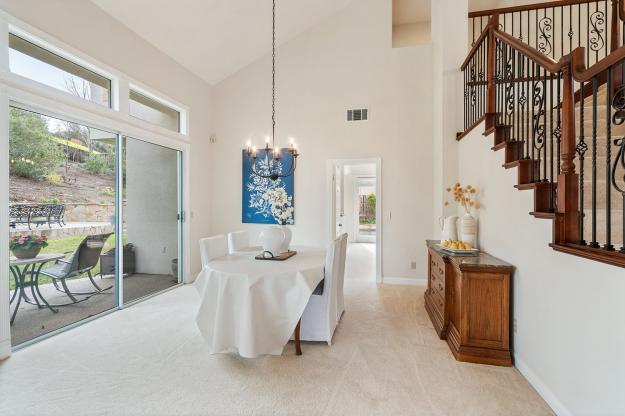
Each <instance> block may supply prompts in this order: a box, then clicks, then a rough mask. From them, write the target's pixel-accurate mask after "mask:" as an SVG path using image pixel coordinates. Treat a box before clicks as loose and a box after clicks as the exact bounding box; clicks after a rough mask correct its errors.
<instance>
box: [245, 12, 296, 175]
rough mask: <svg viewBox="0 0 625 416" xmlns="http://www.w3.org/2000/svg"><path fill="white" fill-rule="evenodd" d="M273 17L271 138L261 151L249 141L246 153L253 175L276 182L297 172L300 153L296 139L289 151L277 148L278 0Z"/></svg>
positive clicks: (290, 145) (291, 143)
mask: <svg viewBox="0 0 625 416" xmlns="http://www.w3.org/2000/svg"><path fill="white" fill-rule="evenodd" d="M272 15H273V21H272V53H271V137H266V138H265V147H264V148H263V149H261V150H260V151H259V150H258V149H257V148H256V146H252V143H251V142H250V141H248V142H247V149H246V153H247V156H248V158H249V160H250V171H251V172H252V174H254V175H256V176H258V177H261V178H267V179H271V180H274V181H275V180H278V179H279V178H284V177H286V176H291V175H292V174H293V172H295V168H296V167H297V156H299V153H298V152H297V144H295V140H294V139H291V140H290V144H289V148H288V149H283V150H281V149H280V148H279V147H276V0H273V9H272ZM270 142H271V146H270ZM283 152H287V153H285V154H286V155H288V154H290V156H291V157H290V159H291V160H290V162H291V163H290V166H289V167H288V168H285V167H284V166H283ZM259 153H260V155H259ZM259 156H260V157H259Z"/></svg>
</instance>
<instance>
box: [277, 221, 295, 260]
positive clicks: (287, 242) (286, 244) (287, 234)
mask: <svg viewBox="0 0 625 416" xmlns="http://www.w3.org/2000/svg"><path fill="white" fill-rule="evenodd" d="M282 231H283V232H284V241H283V242H282V246H281V247H280V253H286V252H287V251H289V248H290V247H291V239H292V238H293V232H292V231H291V229H290V228H289V226H288V225H283V226H282Z"/></svg>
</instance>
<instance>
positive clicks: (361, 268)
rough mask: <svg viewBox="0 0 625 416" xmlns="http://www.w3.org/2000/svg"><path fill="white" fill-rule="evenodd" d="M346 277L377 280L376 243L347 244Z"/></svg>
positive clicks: (370, 280)
mask: <svg viewBox="0 0 625 416" xmlns="http://www.w3.org/2000/svg"><path fill="white" fill-rule="evenodd" d="M345 278H346V279H349V280H356V279H358V280H366V281H369V282H375V244H371V243H349V244H348V245H347V259H346V261H345Z"/></svg>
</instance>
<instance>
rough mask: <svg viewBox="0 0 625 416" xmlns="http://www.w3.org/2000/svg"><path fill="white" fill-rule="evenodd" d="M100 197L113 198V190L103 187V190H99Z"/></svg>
mask: <svg viewBox="0 0 625 416" xmlns="http://www.w3.org/2000/svg"><path fill="white" fill-rule="evenodd" d="M100 195H103V196H115V190H114V189H113V188H111V187H110V186H105V187H103V188H100Z"/></svg>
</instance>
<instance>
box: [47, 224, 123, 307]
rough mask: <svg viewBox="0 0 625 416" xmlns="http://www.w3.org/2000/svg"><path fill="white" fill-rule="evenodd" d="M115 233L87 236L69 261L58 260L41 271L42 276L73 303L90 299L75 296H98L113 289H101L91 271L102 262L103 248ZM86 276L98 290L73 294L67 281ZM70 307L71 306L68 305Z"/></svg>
mask: <svg viewBox="0 0 625 416" xmlns="http://www.w3.org/2000/svg"><path fill="white" fill-rule="evenodd" d="M112 234H113V233H108V234H96V235H90V236H87V237H86V238H85V239H84V240H83V241H82V242H81V243H80V245H79V246H78V248H77V249H76V251H74V254H72V256H71V257H70V258H69V259H67V260H57V262H56V264H55V265H54V266H52V267H50V268H48V269H45V270H41V272H40V273H41V274H43V275H45V276H48V277H49V278H50V279H52V283H53V284H54V287H55V288H56V290H58V291H59V292H63V293H65V294H66V295H67V296H68V297H69V298H70V300H71V301H72V302H71V303H78V302H82V301H84V300H87V299H89V297H90V296H89V297H87V298H85V299H81V300H78V299H76V297H75V296H74V295H96V294H98V293H102V292H104V291H105V290H108V289H111V288H112V287H113V286H109V287H107V288H104V289H103V288H101V287H100V286H98V284H97V283H96V282H95V280H93V275H92V274H91V270H93V268H94V267H95V266H96V265H97V264H98V261H99V260H100V254H101V253H102V248H103V247H104V243H105V242H106V240H107V239H108V238H109V237H110V236H111V235H112ZM84 274H87V276H88V277H89V280H90V281H91V284H92V285H93V287H94V288H95V289H96V290H95V291H92V292H72V291H70V289H69V287H68V286H67V282H66V280H67V279H71V278H74V277H79V276H82V275H84ZM67 305H69V304H67ZM55 306H63V305H55Z"/></svg>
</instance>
